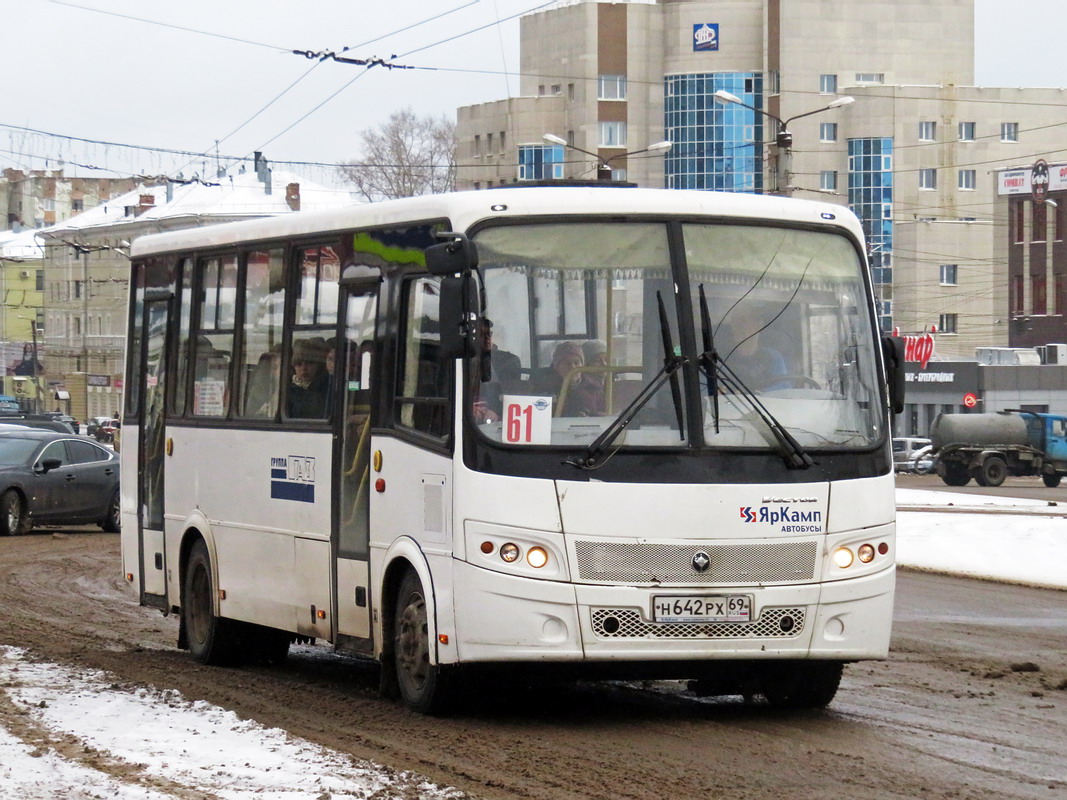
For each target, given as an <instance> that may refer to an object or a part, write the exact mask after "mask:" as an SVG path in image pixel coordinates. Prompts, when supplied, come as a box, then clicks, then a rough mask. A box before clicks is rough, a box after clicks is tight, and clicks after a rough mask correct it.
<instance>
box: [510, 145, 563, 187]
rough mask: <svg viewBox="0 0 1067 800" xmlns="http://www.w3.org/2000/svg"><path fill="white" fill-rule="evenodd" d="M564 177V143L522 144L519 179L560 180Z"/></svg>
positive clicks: (520, 148) (520, 147)
mask: <svg viewBox="0 0 1067 800" xmlns="http://www.w3.org/2000/svg"><path fill="white" fill-rule="evenodd" d="M562 177H563V145H561V144H520V145H519V180H520V181H544V180H559V179H560V178H562Z"/></svg>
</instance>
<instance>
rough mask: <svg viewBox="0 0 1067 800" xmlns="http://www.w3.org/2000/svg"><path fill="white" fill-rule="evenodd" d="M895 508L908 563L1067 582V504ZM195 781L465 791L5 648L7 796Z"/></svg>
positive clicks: (174, 789)
mask: <svg viewBox="0 0 1067 800" xmlns="http://www.w3.org/2000/svg"><path fill="white" fill-rule="evenodd" d="M897 506H898V510H899V513H898V516H897V561H898V563H899V564H901V565H902V566H910V567H918V568H921V569H931V570H936V571H938V572H948V573H953V574H961V575H969V576H974V577H983V578H992V579H996V580H1005V581H1012V582H1022V583H1029V584H1033V585H1038V586H1050V587H1056V588H1067V567H1065V566H1064V565H1067V520H1065V519H1064V517H1065V516H1067V503H1065V504H1064V505H1062V506H1058V505H1055V504H1049V503H1048V502H1046V501H1043V500H1026V499H1021V498H1005V497H1000V496H985V495H983V496H976V495H970V494H964V493H949V492H935V491H927V490H921V489H898V490H897ZM937 509H941V510H937ZM5 719H6V720H8V721H10V722H11V725H10V726H9V729H8V730H5V729H4V726H3V724H2V723H3V721H4V720H5ZM412 790H414V792H413V791H412ZM190 792H204V793H206V794H208V795H209V796H214V797H220V798H225V799H226V800H243V798H252V797H253V796H254V797H256V798H264V799H265V800H319V799H320V798H326V797H328V798H331V800H347V799H348V798H368V797H370V796H372V795H373V796H374V797H375V798H388V797H402V796H410V795H411V794H412V793H416V794H418V795H419V796H421V797H426V798H457V797H462V796H463V795H462V793H461V792H460V791H459V790H457V789H450V788H445V787H438V786H435V785H433V784H430V783H426V782H423V779H421V778H420V777H419V776H416V775H412V774H410V773H397V772H395V771H393V770H390V769H388V768H386V767H382V766H379V765H377V764H373V763H370V762H360V761H357V760H356V759H354V758H352V757H350V756H347V755H344V754H341V753H337V752H334V751H331V750H327V749H325V748H323V747H319V746H317V745H314V744H312V743H310V742H308V741H305V740H303V739H298V738H296V737H293V736H290V735H289V734H287V733H286V732H285V731H282V730H279V729H276V728H265V727H263V726H262V725H259V724H257V723H255V722H252V721H248V720H241V719H239V718H238V717H237V716H236V715H235V714H233V713H232V712H229V711H224V710H223V709H221V708H218V707H217V706H212V705H209V704H207V703H204V702H196V703H192V702H188V701H186V700H185V699H183V698H182V697H181V695H179V694H178V693H177V692H174V691H158V690H156V689H154V688H151V687H150V688H147V689H138V690H136V691H134V692H131V691H129V690H126V689H122V688H120V687H117V686H115V685H113V684H112V683H111V682H110V680H109V678H108V676H107V675H105V674H103V673H98V672H90V671H85V670H75V669H69V668H66V667H60V666H58V665H55V664H38V663H33V662H31V661H28V660H27V659H26V657H25V654H24V652H23V651H21V650H18V649H15V648H10V647H0V798H7V797H12V798H14V797H18V798H20V800H51V798H55V797H66V798H76V800H95V799H96V798H101V800H102V799H103V798H115V799H116V800H166V798H172V797H174V796H175V795H187V794H188V793H190Z"/></svg>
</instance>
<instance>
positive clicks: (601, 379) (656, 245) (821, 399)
mask: <svg viewBox="0 0 1067 800" xmlns="http://www.w3.org/2000/svg"><path fill="white" fill-rule="evenodd" d="M672 237H673V239H672ZM475 241H476V243H477V246H478V252H479V257H480V261H481V269H482V275H483V281H484V286H485V296H486V308H485V318H484V320H483V322H482V326H481V331H480V333H481V345H482V347H481V350H480V354H479V355H478V356H476V357H475V358H473V359H471V360H469V362H468V365H467V375H468V377H467V380H468V386H467V397H468V406H469V413H470V415H471V418H472V419H473V421H474V422H476V423H477V429H478V431H479V432H480V434H481V435H482V436H485V437H487V439H488V440H489V441H493V442H499V443H502V444H505V445H516V446H529V447H537V446H554V447H571V446H573V447H577V448H583V447H587V446H589V445H591V444H592V443H594V442H597V441H598V439H600V437H602V435H604V432H605V431H607V430H608V429H609V428H610V427H612V426H613V425H614V426H615V428H619V427H620V423H625V424H622V425H621V428H622V430H621V431H615V430H612V431H611V432H610V433H609V434H607V436H609V437H610V441H609V442H608V445H609V446H610V447H611V449H615V448H618V447H671V448H678V447H683V448H691V447H705V448H744V449H748V450H752V449H755V450H777V449H781V448H782V446H783V433H782V431H785V432H786V433H785V434H784V435H785V436H786V438H791V439H793V440H794V441H795V443H796V444H797V445H798V446H799V448H802V449H803V450H808V449H813V450H814V449H819V448H831V449H838V450H839V449H849V448H869V447H871V446H872V445H873V444H875V443H876V442H877V441H878V440H879V439H880V437H881V428H882V420H883V417H884V413H885V410H884V408H883V405H884V401H883V400H882V399H881V394H880V390H879V383H878V380H877V374H878V373H877V368H876V355H875V352H874V349H873V347H874V342H875V336H874V331H873V329H872V325H871V313H870V309H869V307H868V305H867V302H866V300H865V297H866V289H865V284H864V280H863V269H864V267H863V263H862V260H861V259H860V256H859V253H858V251H857V248H856V247H855V246H854V244H853V243H852V242H851V241H850V240H849V239H847V238H846V237H844V236H841V235H839V234H835V233H829V232H822V231H812V230H802V229H796V228H789V227H784V226H770V225H766V224H736V223H733V224H725V223H716V222H702V223H695V222H694V223H689V222H687V223H684V224H674V223H668V222H651V221H650V222H639V223H635V222H598V221H588V222H574V223H544V224H527V225H510V226H499V227H492V228H487V229H484V230H482V231H480V232H479V233H478V234H477V235H476V236H475ZM672 241H674V242H681V243H682V247H681V250H682V251H684V258H683V252H679V248H677V247H675V248H674V249H673V250H672V247H671V245H670V243H671V242H672ZM694 395H695V396H694ZM697 398H699V399H697ZM696 409H700V411H701V418H700V419H699V420H692V421H691V420H690V414H693V415H694V416H695V410H696ZM774 429H777V430H774ZM600 441H603V439H600Z"/></svg>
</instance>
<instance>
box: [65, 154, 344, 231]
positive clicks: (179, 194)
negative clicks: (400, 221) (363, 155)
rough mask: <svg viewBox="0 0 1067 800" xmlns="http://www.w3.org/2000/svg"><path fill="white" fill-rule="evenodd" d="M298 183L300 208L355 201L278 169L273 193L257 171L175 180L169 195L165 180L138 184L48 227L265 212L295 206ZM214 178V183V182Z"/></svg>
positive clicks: (260, 214) (279, 211)
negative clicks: (291, 199)
mask: <svg viewBox="0 0 1067 800" xmlns="http://www.w3.org/2000/svg"><path fill="white" fill-rule="evenodd" d="M294 183H295V184H299V186H300V209H301V210H304V211H308V210H317V209H327V208H340V207H342V206H348V205H352V204H353V203H355V202H356V201H355V200H353V199H352V196H351V194H350V193H349V192H347V191H345V190H343V189H336V188H331V187H328V186H322V185H321V184H317V183H313V182H311V181H308V180H306V179H304V178H302V177H301V176H300V175H297V174H295V173H292V172H286V171H282V170H274V171H273V173H272V175H271V194H267V193H266V191H265V189H264V184H263V182H262V181H261V180H260V179H259V178H258V177H257V176H256V175H255V174H253V173H251V172H247V173H242V174H238V175H230V176H226V177H222V178H219V179H217V180H216V181H211V182H210V183H199V182H198V183H188V184H178V183H175V184H173V185H172V189H171V199H170V200H169V201H168V200H167V187H166V186H146V185H144V184H142V185H140V186H138V187H137V188H136V189H133V190H132V191H129V192H126V193H125V194H121V195H118V196H117V197H113V198H111V199H110V200H107V201H106V202H103V203H101V204H100V205H98V206H94V207H93V208H91V209H89V210H88V211H85V212H84V213H82V214H78V215H77V216H74V217H71V218H70V219H68V220H65V221H64V222H61V223H59V224H57V225H55V226H53V227H51V228H48V229H47V230H48V231H49V232H50V233H56V232H61V231H85V230H88V229H91V228H98V227H104V226H111V225H115V224H119V223H124V222H146V221H151V220H166V219H170V218H175V217H191V216H192V217H225V218H227V219H233V218H235V217H243V216H244V217H263V216H271V215H276V214H288V213H291V212H292V209H291V208H290V207H289V204H288V203H287V202H286V188H287V187H288V186H289V185H290V184H294ZM211 184H216V185H211ZM145 196H151V198H152V203H151V204H150V206H149V207H148V208H145V209H144V210H143V211H141V212H140V213H138V214H136V215H127V211H126V210H127V208H130V207H135V206H142V205H148V204H142V202H141V200H142V198H143V197H145Z"/></svg>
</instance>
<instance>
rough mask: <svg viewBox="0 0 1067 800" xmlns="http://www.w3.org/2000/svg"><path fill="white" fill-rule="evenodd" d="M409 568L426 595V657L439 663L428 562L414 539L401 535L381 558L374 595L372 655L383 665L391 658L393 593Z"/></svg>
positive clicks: (435, 619) (394, 606)
mask: <svg viewBox="0 0 1067 800" xmlns="http://www.w3.org/2000/svg"><path fill="white" fill-rule="evenodd" d="M408 570H411V571H412V572H414V573H415V575H416V576H417V577H418V579H419V583H421V584H422V588H423V591H424V592H425V594H426V605H427V613H426V621H427V625H428V627H429V630H428V631H427V636H429V639H430V643H431V647H430V657H431V659H432V662H431V663H433V664H437V663H439V659H438V653H437V596H436V592H435V591H434V585H433V578H432V577H431V574H430V565H429V562H428V561H427V560H426V556H425V554H424V553H423V552H422V549H421V548H420V547H419V545H418V544H417V543H416V542H415V540H413V539H410V538H408V537H406V536H405V537H401V538H400V539H397V540H396V541H395V542H393V543H392V545H390V547H389V549H388V550H387V551H386V553H385V556H384V558H383V559H382V579H381V580H380V581H378V584H377V585H378V587H379V588H378V592H379V594H378V596H377V597H376V598H374V607H375V608H376V609H378V614H377V616H376V624H375V629H376V630H375V631H374V639H375V654H374V655H375V658H377V659H378V660H379V661H381V662H383V665H385V664H386V662H388V661H389V660H390V659H391V658H392V651H393V616H394V614H395V613H396V593H397V590H398V589H399V588H400V582H401V580H403V578H404V574H405V573H406V572H407V571H408Z"/></svg>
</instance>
